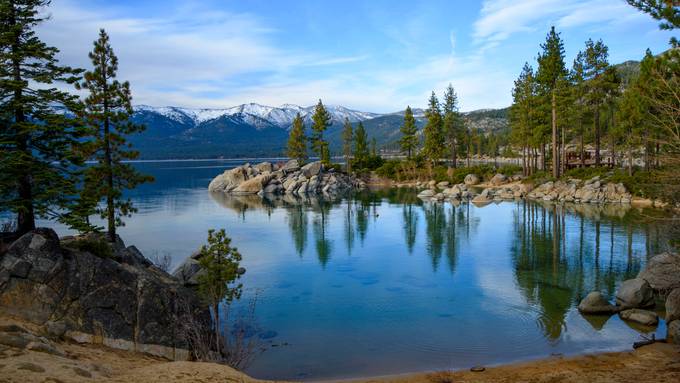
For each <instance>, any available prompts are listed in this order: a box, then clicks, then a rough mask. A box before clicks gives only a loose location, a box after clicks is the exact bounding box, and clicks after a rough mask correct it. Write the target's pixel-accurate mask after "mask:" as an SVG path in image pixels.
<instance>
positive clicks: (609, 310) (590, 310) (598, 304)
mask: <svg viewBox="0 0 680 383" xmlns="http://www.w3.org/2000/svg"><path fill="white" fill-rule="evenodd" d="M578 311H580V312H581V313H583V314H613V313H615V312H616V311H618V310H617V308H616V306H614V305H612V304H610V303H609V301H607V299H606V298H605V297H604V295H602V293H601V292H599V291H593V292H591V293H589V294H588V295H587V296H586V297H585V298H583V300H582V301H581V303H579V305H578Z"/></svg>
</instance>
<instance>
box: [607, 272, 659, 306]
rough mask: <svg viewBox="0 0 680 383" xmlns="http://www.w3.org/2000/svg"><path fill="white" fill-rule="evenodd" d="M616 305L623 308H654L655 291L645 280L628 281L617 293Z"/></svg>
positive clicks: (623, 283) (622, 284) (624, 282)
mask: <svg viewBox="0 0 680 383" xmlns="http://www.w3.org/2000/svg"><path fill="white" fill-rule="evenodd" d="M616 303H617V304H618V305H619V306H621V307H623V308H636V307H650V306H654V290H652V287H651V286H650V285H649V283H647V281H645V280H644V279H640V278H634V279H628V280H626V281H623V282H622V283H621V285H620V286H619V289H618V290H617V291H616Z"/></svg>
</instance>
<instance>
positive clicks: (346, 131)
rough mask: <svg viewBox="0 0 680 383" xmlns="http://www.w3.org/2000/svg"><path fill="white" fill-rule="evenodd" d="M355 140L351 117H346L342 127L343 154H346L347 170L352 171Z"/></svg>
mask: <svg viewBox="0 0 680 383" xmlns="http://www.w3.org/2000/svg"><path fill="white" fill-rule="evenodd" d="M353 141H354V131H353V130H352V124H351V123H350V122H349V118H347V117H345V124H344V126H343V127H342V154H343V155H344V156H345V164H347V165H346V167H347V171H348V172H351V171H352V164H351V162H352V161H351V160H352V143H353Z"/></svg>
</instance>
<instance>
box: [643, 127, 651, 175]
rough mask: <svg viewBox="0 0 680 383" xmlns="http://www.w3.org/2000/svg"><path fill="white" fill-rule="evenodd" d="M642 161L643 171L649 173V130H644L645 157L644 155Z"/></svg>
mask: <svg viewBox="0 0 680 383" xmlns="http://www.w3.org/2000/svg"><path fill="white" fill-rule="evenodd" d="M644 160H645V170H646V171H649V169H650V166H649V128H646V129H645V155H644Z"/></svg>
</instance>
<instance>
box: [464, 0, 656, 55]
mask: <svg viewBox="0 0 680 383" xmlns="http://www.w3.org/2000/svg"><path fill="white" fill-rule="evenodd" d="M643 17H644V16H643V15H641V14H640V13H639V12H637V11H636V10H635V9H634V8H632V7H630V6H629V5H628V4H626V3H625V2H624V1H616V0H485V1H484V2H483V4H482V9H481V12H480V17H479V19H477V20H476V21H475V23H474V32H473V37H474V39H475V41H476V42H477V43H478V44H484V45H488V46H491V47H493V46H496V45H497V44H499V43H500V42H501V41H503V40H506V39H508V38H509V37H510V36H512V35H513V34H517V33H522V32H535V31H537V30H544V29H545V27H546V26H547V25H555V26H557V27H565V28H566V27H579V26H585V25H597V26H599V27H601V26H603V25H606V24H613V23H616V24H621V23H626V22H628V21H630V20H631V19H634V18H643Z"/></svg>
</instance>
